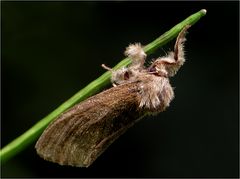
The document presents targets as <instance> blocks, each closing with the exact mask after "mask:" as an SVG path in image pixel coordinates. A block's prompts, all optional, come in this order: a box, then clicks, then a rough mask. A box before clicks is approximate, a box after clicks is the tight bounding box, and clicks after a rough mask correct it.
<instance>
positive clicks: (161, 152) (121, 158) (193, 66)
mask: <svg viewBox="0 0 240 179" xmlns="http://www.w3.org/2000/svg"><path fill="white" fill-rule="evenodd" d="M1 8H2V34H1V35H2V61H1V62H2V63H1V80H2V109H1V110H2V111H1V112H2V113H1V115H2V121H1V124H2V127H1V128H2V129H1V143H2V147H3V146H5V145H6V144H7V143H8V142H10V141H11V140H13V139H14V138H16V137H17V136H19V135H20V134H22V133H23V132H24V131H26V130H27V129H29V128H30V127H31V126H33V125H34V124H35V123H36V122H38V121H39V120H40V119H41V118H43V117H44V116H46V115H47V114H48V113H49V112H51V111H52V110H54V109H55V108H56V107H58V106H59V105H60V104H62V103H63V102H64V101H65V100H67V99H68V98H70V97H71V96H72V95H73V94H75V93H76V92H77V91H78V90H80V89H81V88H83V87H84V86H85V85H87V84H88V83H89V82H91V81H92V80H94V79H96V78H97V77H98V76H99V75H101V74H102V73H104V72H105V70H103V69H102V68H101V67H100V65H101V64H102V63H105V64H107V65H109V66H114V65H115V64H116V63H118V62H119V61H120V60H121V59H122V58H124V55H123V51H124V50H125V47H126V46H127V45H128V44H129V43H133V42H141V43H142V44H147V43H149V42H151V41H152V40H154V39H155V38H157V37H158V36H159V35H161V34H162V33H164V32H165V31H167V30H168V29H170V28H171V27H172V26H174V25H175V24H177V23H178V22H180V21H182V20H183V19H185V18H186V17H188V16H189V15H191V14H193V13H195V12H197V11H199V10H200V9H203V8H205V9H207V11H208V12H207V15H206V16H205V17H203V18H202V19H201V20H200V21H199V22H198V23H197V24H195V25H194V26H193V27H192V28H191V29H190V30H189V33H188V35H187V39H188V41H187V43H186V58H187V62H186V63H185V65H184V66H183V67H182V69H181V70H180V72H179V73H178V74H177V75H176V76H175V77H174V78H173V79H172V80H171V82H172V84H173V86H174V87H176V88H175V94H176V98H175V99H174V100H173V102H172V103H171V106H170V107H169V108H168V109H167V110H166V111H165V112H163V113H161V114H159V115H157V116H154V117H146V118H144V119H143V120H142V121H140V122H139V123H137V124H136V125H135V126H134V127H132V128H131V129H130V130H128V131H127V133H125V134H124V135H123V136H121V137H120V138H119V139H118V140H117V141H116V142H114V143H113V144H112V145H111V146H110V147H109V148H108V149H107V150H106V152H105V153H104V154H102V155H101V156H100V157H99V158H98V159H97V160H96V161H95V163H94V164H93V165H92V166H91V167H90V168H87V169H86V168H73V167H66V166H65V167H63V166H59V165H57V164H54V163H50V162H47V161H44V160H43V159H42V158H40V157H39V156H38V155H37V154H36V152H35V149H34V144H33V145H31V146H30V147H28V148H27V149H26V150H24V151H23V152H22V153H20V154H19V155H17V156H15V157H14V158H13V159H11V160H10V161H8V162H7V163H5V164H4V165H3V166H2V176H3V177H238V175H239V173H238V168H239V137H238V135H239V131H238V130H239V122H238V108H239V105H238V99H239V94H238V90H239V88H238V82H239V81H238V75H239V73H238V70H239V61H238V60H239V56H238V55H239V51H238V50H239V46H238V45H239V44H238V41H239V23H238V21H239V4H238V2H2V7H1ZM173 43H174V41H173V42H172V43H170V44H169V45H167V46H165V47H164V48H163V49H161V50H160V51H159V52H157V53H155V55H156V56H159V55H164V54H165V53H164V51H168V50H169V49H170V48H172V46H173Z"/></svg>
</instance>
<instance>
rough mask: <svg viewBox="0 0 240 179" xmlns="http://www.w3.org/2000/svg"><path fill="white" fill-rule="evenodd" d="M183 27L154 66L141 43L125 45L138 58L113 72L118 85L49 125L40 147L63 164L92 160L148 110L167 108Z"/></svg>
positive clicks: (40, 151)
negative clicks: (146, 64) (147, 63)
mask: <svg viewBox="0 0 240 179" xmlns="http://www.w3.org/2000/svg"><path fill="white" fill-rule="evenodd" d="M189 27H190V25H187V26H185V28H183V30H182V31H181V32H180V33H179V35H178V37H177V39H176V42H175V46H174V51H172V52H169V53H168V54H167V55H166V56H164V57H159V58H157V59H156V60H155V61H153V62H152V63H151V65H149V66H148V67H146V66H145V65H144V63H145V59H146V56H147V55H146V54H145V52H144V50H143V48H142V46H141V44H139V43H135V44H130V45H129V46H128V47H127V48H126V51H125V55H126V56H128V57H129V58H130V59H131V60H132V63H131V64H130V65H129V66H128V67H124V68H121V69H118V70H112V69H111V68H109V67H107V66H105V65H102V66H103V68H105V69H107V70H110V71H111V72H112V78H111V81H112V83H113V87H112V88H110V89H108V90H105V91H103V92H101V93H99V94H97V95H94V96H92V97H90V98H88V99H86V100H85V101H83V102H80V103H79V104H77V105H75V106H74V107H72V108H70V109H69V110H67V111H66V112H64V113H62V114H61V115H60V116H59V117H57V119H55V120H54V121H53V122H52V123H50V125H49V126H48V127H47V128H46V129H45V131H44V132H43V134H42V135H41V136H40V138H39V139H38V141H37V143H36V146H35V147H36V151H37V153H38V154H39V155H40V156H41V157H42V158H44V159H45V160H48V161H51V162H55V163H58V164H60V165H70V166H76V167H88V166H90V165H91V164H92V163H93V162H94V161H95V160H96V159H97V157H98V156H99V155H101V154H102V153H103V152H104V151H105V150H106V149H107V148H108V146H109V145H110V144H112V143H113V142H114V141H115V140H116V139H117V138H118V137H119V136H121V135H122V134H123V133H124V132H125V131H126V130H127V129H128V128H130V127H131V126H132V125H134V124H135V123H136V122H137V121H139V119H141V118H142V117H143V116H145V115H146V114H157V113H159V112H162V111H164V110H165V109H166V108H167V107H168V106H169V104H170V102H171V101H172V99H173V98H174V92H173V88H172V86H171V85H170V82H169V77H172V76H174V75H175V74H176V72H177V71H178V70H179V68H180V67H181V66H182V65H183V63H184V62H185V58H184V42H185V40H186V39H185V34H186V31H187V29H188V28H189Z"/></svg>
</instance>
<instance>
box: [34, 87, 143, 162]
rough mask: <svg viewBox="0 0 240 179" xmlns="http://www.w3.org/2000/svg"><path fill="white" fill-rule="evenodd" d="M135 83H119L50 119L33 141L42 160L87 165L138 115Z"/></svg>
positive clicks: (130, 124)
mask: <svg viewBox="0 0 240 179" xmlns="http://www.w3.org/2000/svg"><path fill="white" fill-rule="evenodd" d="M137 90H138V89H137V84H136V83H130V84H124V85H119V86H117V87H113V88H110V89H109V90H106V91H103V92H102V93H99V94H97V95H95V96H93V97H90V98H89V99H87V100H85V101H83V102H81V103H79V104H77V105H75V106H74V107H72V108H71V109H69V110H68V111H67V112H65V113H63V114H62V115H60V116H59V117H58V118H57V119H56V120H54V121H53V122H52V123H51V124H50V125H49V126H48V127H47V129H46V130H45V131H44V132H43V134H42V135H41V137H40V138H39V140H38V141H37V144H36V150H37V153H38V154H39V155H40V156H41V157H43V158H44V159H45V160H48V161H52V162H56V163H59V164H61V165H71V166H78V167H88V166H89V165H91V164H92V162H94V161H95V160H96V158H97V157H98V156H99V155H100V154H101V153H102V152H103V151H104V150H105V149H106V148H107V147H108V146H109V145H110V144H111V143H112V142H113V141H114V140H116V139H117V138H118V137H119V136H120V135H121V134H123V133H124V132H125V131H126V130H127V129H128V128H129V127H130V126H132V125H133V124H134V123H135V122H136V121H137V119H139V117H140V116H141V115H142V113H143V112H142V110H138V109H139V108H138V106H139V96H138V92H137Z"/></svg>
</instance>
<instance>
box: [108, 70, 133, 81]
mask: <svg viewBox="0 0 240 179" xmlns="http://www.w3.org/2000/svg"><path fill="white" fill-rule="evenodd" d="M131 77H132V72H131V71H130V70H129V69H128V68H121V69H119V70H116V71H113V72H112V83H114V84H117V85H118V84H123V83H125V82H127V81H129V79H130V78H131Z"/></svg>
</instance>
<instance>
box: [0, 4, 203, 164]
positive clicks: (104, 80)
mask: <svg viewBox="0 0 240 179" xmlns="http://www.w3.org/2000/svg"><path fill="white" fill-rule="evenodd" d="M205 14H206V10H204V9H203V10H200V11H199V12H197V13H195V14H193V15H191V16H189V17H188V18H186V19H185V20H184V21H182V22H180V23H179V24H177V25H175V26H174V27H173V28H171V29H170V30H169V31H167V32H165V33H164V34H163V35H161V36H160V37H159V38H157V39H156V40H154V41H153V42H151V43H149V44H148V45H147V46H145V48H144V51H145V52H146V53H147V54H150V53H153V52H154V51H155V50H156V49H158V48H159V47H161V46H163V45H164V44H166V43H167V42H169V41H170V40H172V39H173V38H175V37H176V36H177V35H178V33H179V32H180V31H181V30H182V28H183V27H185V26H186V25H193V24H195V23H196V22H197V21H198V20H199V19H200V18H201V17H202V16H204V15H205ZM128 64H130V59H128V58H125V59H123V60H122V61H121V62H119V63H118V64H117V65H116V66H115V67H114V69H118V68H121V67H123V66H126V65H128ZM110 77H111V74H110V72H106V73H104V74H103V75H101V76H100V77H98V78H97V79H96V80H94V81H92V82H91V83H90V84H88V85H87V86H86V87H85V88H83V89H82V90H80V91H79V92H77V93H76V94H75V95H74V96H72V97H71V98H70V99H69V100H67V101H66V102H64V103H63V104H62V105H60V106H59V107H58V108H57V109H55V110H54V111H52V112H51V113H50V114H49V115H47V116H46V117H44V118H43V119H42V120H40V121H39V122H38V123H36V124H35V125H34V126H33V127H32V128H30V129H29V130H27V131H26V132H25V133H24V134H22V135H21V136H19V137H18V138H16V139H15V140H13V141H12V142H11V143H9V144H8V145H7V146H5V147H4V148H3V149H2V150H1V151H0V159H1V162H6V161H7V160H9V159H10V158H12V157H14V156H15V155H17V154H18V153H20V152H21V151H22V150H24V149H25V148H26V147H27V146H29V145H30V144H31V143H33V142H34V141H35V140H36V139H37V138H38V137H39V136H40V135H41V133H42V131H43V130H44V129H45V128H46V127H47V125H48V124H49V123H50V122H51V121H52V120H53V119H55V118H56V117H57V116H58V115H59V114H61V113H63V112H64V111H65V110H67V109H68V108H70V107H72V106H73V105H74V104H76V103H78V102H80V101H82V100H84V99H86V98H87V97H89V96H91V95H93V94H95V93H97V92H99V91H100V90H101V89H102V88H103V87H105V86H106V85H107V84H109V83H110Z"/></svg>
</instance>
